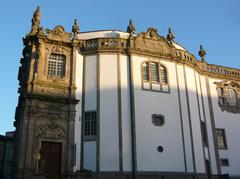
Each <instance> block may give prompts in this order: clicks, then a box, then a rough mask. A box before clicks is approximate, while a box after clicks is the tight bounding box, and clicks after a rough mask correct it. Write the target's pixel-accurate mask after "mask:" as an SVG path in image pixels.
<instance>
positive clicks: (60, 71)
mask: <svg viewBox="0 0 240 179" xmlns="http://www.w3.org/2000/svg"><path fill="white" fill-rule="evenodd" d="M65 68H66V57H65V56H64V55H59V54H53V53H52V54H50V57H49V60H48V76H49V77H60V78H63V77H64V76H65Z"/></svg>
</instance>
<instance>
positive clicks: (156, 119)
mask: <svg viewBox="0 0 240 179" xmlns="http://www.w3.org/2000/svg"><path fill="white" fill-rule="evenodd" d="M152 123H153V124H154V125H155V126H163V125H164V124H165V117H164V116H163V115H162V114H153V115H152Z"/></svg>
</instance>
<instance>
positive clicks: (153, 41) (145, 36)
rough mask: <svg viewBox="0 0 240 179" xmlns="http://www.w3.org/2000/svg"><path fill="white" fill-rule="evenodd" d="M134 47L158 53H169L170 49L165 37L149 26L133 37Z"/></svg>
mask: <svg viewBox="0 0 240 179" xmlns="http://www.w3.org/2000/svg"><path fill="white" fill-rule="evenodd" d="M135 49H136V50H140V51H146V52H150V53H155V54H160V55H170V54H171V53H172V50H171V48H170V46H169V44H168V43H167V41H166V39H164V38H163V37H161V36H159V35H158V33H157V30H156V29H154V28H149V29H148V30H147V32H142V33H140V34H139V35H138V36H137V37H136V38H135Z"/></svg>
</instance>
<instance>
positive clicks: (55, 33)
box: [46, 25, 71, 42]
mask: <svg viewBox="0 0 240 179" xmlns="http://www.w3.org/2000/svg"><path fill="white" fill-rule="evenodd" d="M46 32H47V38H49V39H51V40H57V41H63V42H70V40H71V33H68V32H65V29H64V28H63V26H61V25H57V26H56V27H55V28H54V29H53V30H49V29H46Z"/></svg>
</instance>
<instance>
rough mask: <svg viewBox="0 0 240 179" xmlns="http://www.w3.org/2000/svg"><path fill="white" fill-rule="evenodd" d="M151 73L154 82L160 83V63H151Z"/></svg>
mask: <svg viewBox="0 0 240 179" xmlns="http://www.w3.org/2000/svg"><path fill="white" fill-rule="evenodd" d="M150 71H151V80H152V82H159V70H158V63H150Z"/></svg>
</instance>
